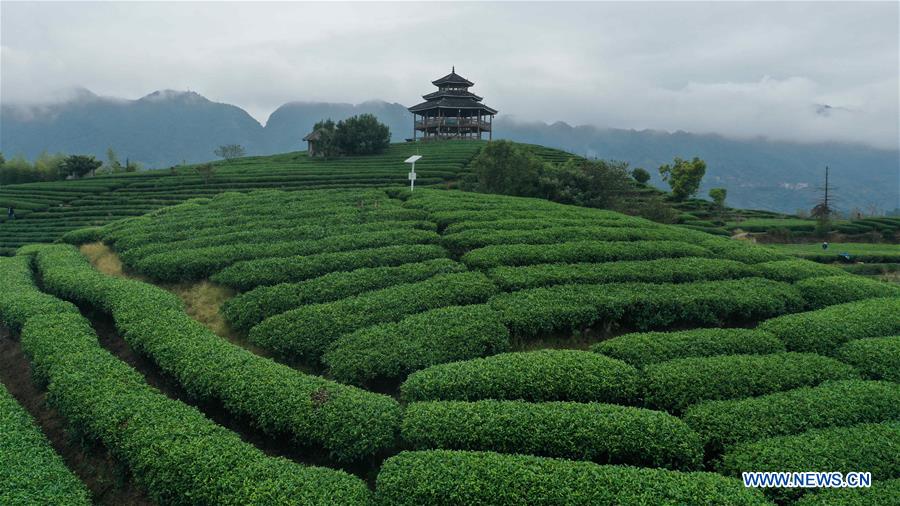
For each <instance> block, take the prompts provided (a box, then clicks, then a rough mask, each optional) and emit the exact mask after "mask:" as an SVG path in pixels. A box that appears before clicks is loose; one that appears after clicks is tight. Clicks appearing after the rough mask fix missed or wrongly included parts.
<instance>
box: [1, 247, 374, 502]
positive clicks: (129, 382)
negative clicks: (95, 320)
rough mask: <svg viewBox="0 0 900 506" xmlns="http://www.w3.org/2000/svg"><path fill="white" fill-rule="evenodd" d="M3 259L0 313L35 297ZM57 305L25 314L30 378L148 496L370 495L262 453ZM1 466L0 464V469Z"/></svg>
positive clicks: (267, 498)
mask: <svg viewBox="0 0 900 506" xmlns="http://www.w3.org/2000/svg"><path fill="white" fill-rule="evenodd" d="M2 260H3V269H0V272H7V271H10V270H15V271H17V275H16V276H15V282H14V283H10V284H6V285H4V290H3V291H2V292H3V293H6V294H9V295H8V296H6V297H3V298H2V299H0V319H2V320H3V321H9V320H10V319H11V318H12V316H11V315H8V314H6V308H7V306H6V302H7V301H9V300H14V299H17V298H24V299H28V298H34V296H33V294H34V293H37V292H38V289H37V287H36V286H35V285H34V282H33V281H32V279H31V275H30V269H29V265H28V264H27V263H23V262H22V261H21V260H19V259H18V258H13V259H9V260H12V261H7V259H2ZM66 307H72V309H73V310H72V311H62V312H60V311H56V310H53V309H50V310H48V306H46V305H45V306H43V307H41V306H34V307H32V308H31V310H30V311H29V314H28V315H27V316H26V319H25V322H24V325H23V326H22V330H21V343H22V349H23V350H24V351H25V353H26V355H27V356H28V358H29V360H30V361H31V364H32V368H33V372H34V378H35V380H37V381H39V382H40V383H41V384H43V385H46V386H47V389H48V392H49V394H48V398H49V400H50V401H51V403H52V404H53V406H54V407H55V408H56V409H57V410H58V411H59V413H60V414H61V415H62V416H63V417H64V418H65V419H66V420H67V421H68V422H69V424H71V426H72V427H73V428H74V429H75V431H76V432H77V433H79V434H82V435H84V436H86V437H88V438H90V439H96V440H99V441H100V442H101V443H103V445H104V446H105V447H106V448H107V449H108V450H109V451H110V453H111V454H112V455H113V456H115V457H116V458H117V459H119V460H120V461H121V462H123V463H124V464H125V465H126V466H127V467H128V469H129V470H130V472H131V475H132V476H133V477H134V479H135V481H136V482H137V483H138V484H139V485H140V486H142V487H143V488H144V489H146V490H147V492H148V493H149V495H150V496H151V497H152V498H153V499H154V500H156V501H157V502H159V503H161V504H184V505H201V504H202V505H206V504H208V505H220V504H260V505H264V504H273V503H280V504H310V505H313V504H321V505H324V504H333V503H334V501H339V502H341V503H345V504H369V501H370V493H369V491H368V489H367V488H366V486H365V483H364V482H362V480H360V479H358V478H356V477H353V476H350V475H348V474H346V473H344V472H342V471H336V470H333V469H325V468H319V467H305V466H300V465H298V464H295V463H293V462H291V461H289V460H286V459H282V458H272V457H268V456H266V455H265V454H263V452H261V451H260V450H258V449H257V448H255V447H254V446H252V445H250V444H248V443H245V442H244V441H242V440H241V439H240V437H238V435H237V434H235V433H233V432H231V431H228V430H226V429H224V428H222V427H220V426H218V425H216V424H215V423H213V422H211V421H210V420H209V419H207V418H206V417H205V416H204V415H203V414H202V413H201V412H199V411H198V410H196V409H195V408H193V407H190V406H187V405H185V404H183V403H181V402H179V401H175V400H172V399H169V398H168V397H166V396H164V395H163V394H161V393H160V392H159V391H157V390H156V389H154V388H151V387H150V386H149V385H147V383H146V382H145V381H144V378H143V377H142V376H141V375H140V374H139V373H138V372H136V371H135V370H134V369H132V368H130V367H128V366H127V365H126V364H125V363H123V362H121V361H120V360H118V359H117V358H116V357H115V356H113V355H112V354H110V353H109V352H107V351H106V350H105V349H103V348H102V347H101V346H100V344H99V342H98V340H97V336H96V334H94V332H93V329H92V328H91V326H90V323H89V322H88V321H87V320H86V319H85V318H84V317H82V316H81V315H80V314H79V313H78V311H77V310H75V309H74V307H73V306H71V305H70V304H69V305H68V306H66ZM17 317H18V316H17ZM5 435H6V434H5V433H4V434H3V436H5ZM0 437H2V436H0ZM148 449H152V450H153V451H148ZM6 455H8V454H7V453H6V452H3V456H4V457H5V456H6ZM30 455H31V456H32V457H34V456H36V454H30ZM7 470H10V468H9V467H7V466H4V467H3V470H2V471H0V474H2V473H4V472H6V471H7ZM19 476H21V475H19ZM6 483H7V481H6V480H4V482H3V485H0V487H2V486H4V485H6ZM43 486H47V484H46V483H44V484H43ZM72 499H78V496H77V495H73V496H72ZM73 503H75V504H77V503H76V502H73ZM4 504H6V502H5V501H4ZM10 504H16V503H15V502H10ZM54 504H66V502H65V501H61V502H59V503H56V502H54Z"/></svg>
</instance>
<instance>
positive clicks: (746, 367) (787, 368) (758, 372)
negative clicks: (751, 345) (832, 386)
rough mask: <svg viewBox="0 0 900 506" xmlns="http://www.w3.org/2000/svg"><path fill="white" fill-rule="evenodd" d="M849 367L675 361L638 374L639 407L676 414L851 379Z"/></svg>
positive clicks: (784, 361)
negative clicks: (640, 378)
mask: <svg viewBox="0 0 900 506" xmlns="http://www.w3.org/2000/svg"><path fill="white" fill-rule="evenodd" d="M858 377H859V373H858V372H857V371H856V369H854V368H853V367H852V366H850V365H847V364H844V363H843V362H839V361H837V360H835V359H832V358H828V357H823V356H821V355H816V354H813V353H792V352H788V353H772V354H769V355H723V356H717V357H693V358H680V359H675V360H670V361H667V362H661V363H658V364H650V365H648V366H647V367H645V368H644V375H643V381H644V383H645V384H644V388H643V391H644V402H646V403H647V405H649V406H651V407H655V408H660V409H665V410H668V411H671V412H675V413H679V412H682V411H684V409H685V408H687V407H688V406H690V405H692V404H696V403H698V402H700V401H705V400H724V399H735V398H741V397H751V396H757V395H763V394H768V393H773V392H778V391H781V390H789V389H792V388H798V387H803V386H814V385H817V384H819V383H822V382H823V381H826V380H831V379H855V378H858Z"/></svg>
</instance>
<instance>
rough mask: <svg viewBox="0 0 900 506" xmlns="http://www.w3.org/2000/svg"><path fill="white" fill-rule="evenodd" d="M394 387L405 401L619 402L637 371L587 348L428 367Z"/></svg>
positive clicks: (629, 393)
mask: <svg viewBox="0 0 900 506" xmlns="http://www.w3.org/2000/svg"><path fill="white" fill-rule="evenodd" d="M400 391H401V396H402V398H403V399H404V400H406V401H422V400H465V401H474V400H480V399H508V400H516V399H522V400H526V401H535V402H540V401H578V402H592V401H601V402H615V403H619V402H629V401H632V400H634V399H635V398H636V397H637V392H638V373H637V370H636V369H634V368H633V367H631V366H629V365H628V364H625V363H623V362H620V361H618V360H615V359H611V358H607V357H604V356H601V355H596V354H593V353H589V352H584V351H576V350H539V351H528V352H517V353H503V354H500V355H494V356H492V357H487V358H479V359H474V360H467V361H464V362H454V363H450V364H443V365H437V366H434V367H430V368H428V369H425V370H422V371H418V372H416V373H413V374H412V375H410V376H409V378H407V380H406V382H404V383H403V385H402V386H401V390H400Z"/></svg>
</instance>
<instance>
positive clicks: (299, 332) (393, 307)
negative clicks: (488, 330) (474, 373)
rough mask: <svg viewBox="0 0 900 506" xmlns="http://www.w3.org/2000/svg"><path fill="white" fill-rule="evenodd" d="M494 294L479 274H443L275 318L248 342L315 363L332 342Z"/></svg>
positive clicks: (254, 331) (252, 332)
mask: <svg viewBox="0 0 900 506" xmlns="http://www.w3.org/2000/svg"><path fill="white" fill-rule="evenodd" d="M496 292H497V288H496V287H495V286H494V284H493V283H491V281H490V280H489V279H488V278H487V277H486V276H485V275H484V274H481V273H480V272H460V273H452V274H441V275H438V276H435V277H432V278H429V279H426V280H424V281H419V282H417V283H405V284H402V285H395V286H392V287H389V288H383V289H381V290H375V291H372V292H366V293H363V294H361V295H357V296H354V297H348V298H346V299H341V300H337V301H334V302H327V303H324V304H312V305H309V306H303V307H300V308H297V309H293V310H290V311H287V312H285V313H281V314H279V315H275V316H273V317H271V318H268V319H266V320H264V321H263V322H262V323H260V324H259V325H256V326H255V327H253V328H252V329H250V336H249V337H250V341H251V342H253V343H254V344H256V345H259V346H261V347H263V348H266V349H269V350H272V351H274V352H276V353H278V354H281V355H284V356H288V357H292V358H298V359H301V360H307V361H316V360H318V358H319V357H320V356H321V355H322V353H324V352H325V348H326V347H328V346H329V345H330V344H331V343H332V342H334V340H335V339H337V338H338V337H340V336H341V335H342V334H349V333H351V332H354V331H356V330H359V329H361V328H363V327H367V326H371V325H376V324H378V323H390V322H395V321H398V320H401V319H403V318H404V317H406V316H409V315H413V314H416V313H421V312H423V311H427V310H429V309H437V308H440V307H446V306H462V305H467V304H479V303H482V302H485V301H486V300H487V299H488V298H489V297H491V296H492V295H494V294H495V293H496Z"/></svg>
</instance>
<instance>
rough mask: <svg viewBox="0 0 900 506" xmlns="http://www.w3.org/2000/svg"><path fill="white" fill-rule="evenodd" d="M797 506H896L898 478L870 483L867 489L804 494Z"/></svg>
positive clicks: (899, 494)
mask: <svg viewBox="0 0 900 506" xmlns="http://www.w3.org/2000/svg"><path fill="white" fill-rule="evenodd" d="M794 504H795V505H797V506H832V505H834V504H840V505H842V506H896V505H897V504H900V478H898V479H894V480H884V481H875V482H872V486H871V487H869V488H830V489H825V490H821V491H818V492H815V493H808V494H805V495H804V496H803V497H801V498H800V500H798V501H797V502H795V503H794Z"/></svg>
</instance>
